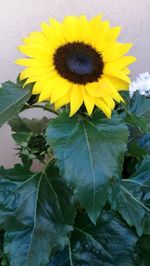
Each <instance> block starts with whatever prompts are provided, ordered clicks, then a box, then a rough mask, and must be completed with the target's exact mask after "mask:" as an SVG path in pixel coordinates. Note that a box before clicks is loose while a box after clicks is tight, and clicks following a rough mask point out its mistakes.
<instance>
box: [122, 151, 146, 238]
mask: <svg viewBox="0 0 150 266" xmlns="http://www.w3.org/2000/svg"><path fill="white" fill-rule="evenodd" d="M117 208H118V210H119V212H120V214H121V215H122V217H123V218H124V219H125V220H126V222H127V223H128V224H129V225H130V226H135V227H136V230H137V233H138V235H139V236H141V235H142V233H143V232H147V233H150V156H146V157H145V158H144V160H143V161H142V162H141V163H140V164H139V165H138V167H137V169H136V172H135V173H134V175H132V176H131V178H130V179H123V180H122V185H121V192H120V195H119V197H118V207H117Z"/></svg>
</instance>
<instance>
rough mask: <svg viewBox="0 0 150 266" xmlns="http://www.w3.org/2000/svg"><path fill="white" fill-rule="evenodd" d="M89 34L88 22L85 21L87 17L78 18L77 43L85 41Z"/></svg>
mask: <svg viewBox="0 0 150 266" xmlns="http://www.w3.org/2000/svg"><path fill="white" fill-rule="evenodd" d="M88 32H89V22H88V20H87V17H86V16H84V15H81V16H79V17H78V36H79V41H85V43H86V41H87V35H88Z"/></svg>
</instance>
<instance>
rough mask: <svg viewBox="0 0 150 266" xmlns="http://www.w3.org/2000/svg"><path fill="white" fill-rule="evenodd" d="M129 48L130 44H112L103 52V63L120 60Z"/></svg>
mask: <svg viewBox="0 0 150 266" xmlns="http://www.w3.org/2000/svg"><path fill="white" fill-rule="evenodd" d="M131 47H132V44H131V43H126V44H121V43H114V44H113V45H112V46H111V47H110V48H108V49H106V50H105V51H103V59H104V62H105V63H107V62H111V61H114V60H116V59H118V58H120V57H121V56H123V55H124V54H126V53H127V52H128V51H129V50H130V49H131Z"/></svg>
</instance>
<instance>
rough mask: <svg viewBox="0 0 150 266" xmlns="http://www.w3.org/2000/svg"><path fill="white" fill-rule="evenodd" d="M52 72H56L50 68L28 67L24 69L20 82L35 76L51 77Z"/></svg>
mask: <svg viewBox="0 0 150 266" xmlns="http://www.w3.org/2000/svg"><path fill="white" fill-rule="evenodd" d="M50 72H54V70H53V69H50V68H49V67H46V68H44V67H43V68H37V69H36V68H33V67H28V68H26V69H24V70H23V71H22V72H21V74H20V80H23V79H26V78H29V77H33V76H40V77H42V76H43V75H44V76H45V75H49V73H50Z"/></svg>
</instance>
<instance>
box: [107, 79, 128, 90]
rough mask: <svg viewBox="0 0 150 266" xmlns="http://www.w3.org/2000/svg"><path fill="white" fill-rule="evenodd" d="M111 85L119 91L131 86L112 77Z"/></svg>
mask: <svg viewBox="0 0 150 266" xmlns="http://www.w3.org/2000/svg"><path fill="white" fill-rule="evenodd" d="M111 83H112V85H113V86H114V88H115V89H116V90H117V91H123V90H128V89H129V84H128V83H127V82H125V81H123V80H121V79H117V78H115V77H111Z"/></svg>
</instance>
